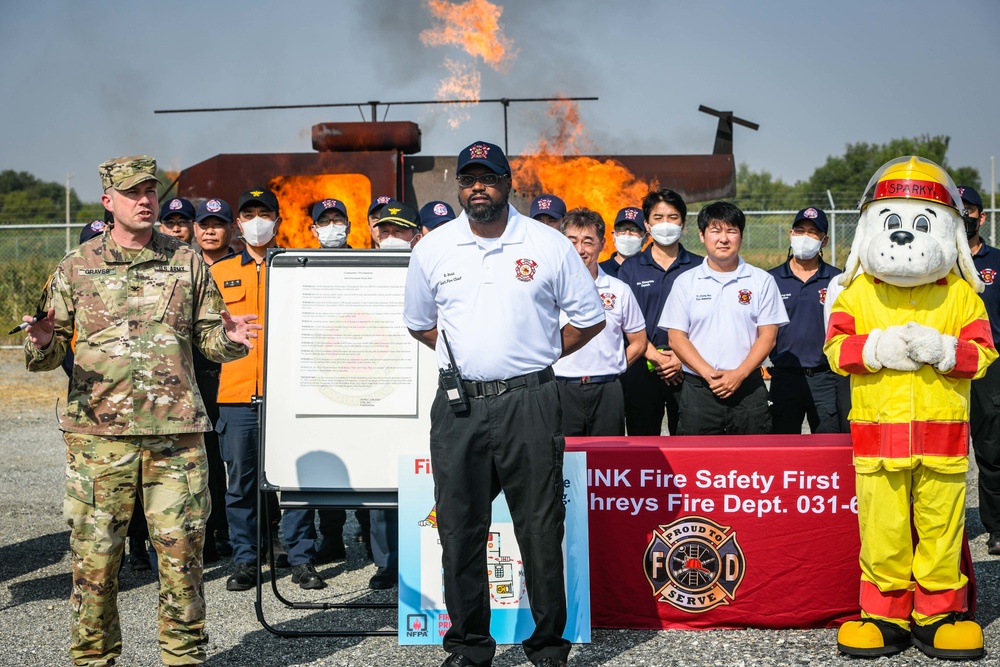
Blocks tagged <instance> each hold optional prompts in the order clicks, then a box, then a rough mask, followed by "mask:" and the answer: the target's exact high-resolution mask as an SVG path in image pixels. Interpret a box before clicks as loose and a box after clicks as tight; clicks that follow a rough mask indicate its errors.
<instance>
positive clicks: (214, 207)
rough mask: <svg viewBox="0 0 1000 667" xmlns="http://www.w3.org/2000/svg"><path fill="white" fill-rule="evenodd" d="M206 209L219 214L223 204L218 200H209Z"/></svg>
mask: <svg viewBox="0 0 1000 667" xmlns="http://www.w3.org/2000/svg"><path fill="white" fill-rule="evenodd" d="M205 209H206V210H207V211H208V212H209V213H218V212H219V211H221V210H222V202H221V201H219V200H218V199H209V200H208V203H206V204H205Z"/></svg>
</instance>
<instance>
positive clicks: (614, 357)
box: [553, 267, 646, 378]
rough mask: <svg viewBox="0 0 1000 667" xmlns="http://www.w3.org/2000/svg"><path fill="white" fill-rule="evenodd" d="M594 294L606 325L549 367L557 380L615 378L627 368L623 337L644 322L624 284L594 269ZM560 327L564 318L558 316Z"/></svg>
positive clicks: (632, 296) (642, 326) (641, 328)
mask: <svg viewBox="0 0 1000 667" xmlns="http://www.w3.org/2000/svg"><path fill="white" fill-rule="evenodd" d="M594 284H595V285H597V292H598V294H599V295H600V297H601V301H602V303H603V304H604V314H605V315H606V316H607V324H606V325H605V327H604V328H603V329H602V330H601V333H599V334H597V335H596V336H595V337H594V338H593V339H591V341H590V342H589V343H587V344H586V345H584V346H583V347H582V348H580V349H579V350H577V351H576V352H574V353H573V354H570V355H567V356H565V357H563V358H562V359H560V360H559V361H557V362H556V363H555V365H554V366H553V368H554V369H555V371H556V375H558V376H560V377H573V378H576V377H584V376H592V375H618V374H619V373H624V372H625V369H626V368H628V362H627V361H626V359H625V342H624V339H625V334H626V333H630V334H632V333H636V332H637V331H642V330H643V329H645V328H646V320H645V318H643V316H642V311H641V310H640V309H639V302H637V301H636V300H635V296H634V295H633V294H632V290H631V289H629V287H628V285H626V284H625V283H623V282H622V281H620V280H618V279H617V278H612V277H611V276H609V275H608V274H606V273H605V272H604V271H603V270H602V269H601V268H600V267H597V280H596V281H594ZM559 321H560V324H565V323H566V322H567V321H568V319H567V318H566V315H565V314H561V315H560V316H559Z"/></svg>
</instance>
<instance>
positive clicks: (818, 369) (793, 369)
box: [771, 364, 833, 377]
mask: <svg viewBox="0 0 1000 667" xmlns="http://www.w3.org/2000/svg"><path fill="white" fill-rule="evenodd" d="M832 372H833V371H831V370H830V364H824V365H822V366H813V367H812V368H801V367H797V366H772V367H771V375H774V374H775V373H794V374H795V375H806V376H808V377H812V376H813V375H819V374H820V373H832Z"/></svg>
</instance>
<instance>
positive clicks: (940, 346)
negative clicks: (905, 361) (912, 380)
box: [905, 322, 958, 373]
mask: <svg viewBox="0 0 1000 667" xmlns="http://www.w3.org/2000/svg"><path fill="white" fill-rule="evenodd" d="M905 335H906V338H907V341H908V342H907V344H906V351H907V354H908V355H909V357H910V359H913V360H914V361H919V362H920V363H922V364H930V365H931V366H934V368H936V369H937V370H938V371H940V372H942V373H947V372H948V371H950V370H951V369H953V368H954V367H955V348H956V347H957V345H958V339H957V338H955V337H954V336H948V335H946V334H943V333H941V332H940V331H938V330H937V329H932V328H931V327H928V326H925V325H923V324H917V323H916V322H909V323H908V324H907V325H906V332H905Z"/></svg>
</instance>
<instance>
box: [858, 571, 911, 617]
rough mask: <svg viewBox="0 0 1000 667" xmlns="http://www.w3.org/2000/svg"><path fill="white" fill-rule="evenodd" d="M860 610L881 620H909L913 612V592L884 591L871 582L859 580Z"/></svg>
mask: <svg viewBox="0 0 1000 667" xmlns="http://www.w3.org/2000/svg"><path fill="white" fill-rule="evenodd" d="M861 610H862V611H864V612H865V613H868V614H871V615H872V616H881V617H882V618H905V619H909V618H910V614H911V613H912V612H913V591H908V590H902V591H885V592H884V593H883V592H882V591H880V590H879V589H878V586H876V585H875V584H873V583H872V582H870V581H868V580H866V579H862V580H861Z"/></svg>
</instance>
